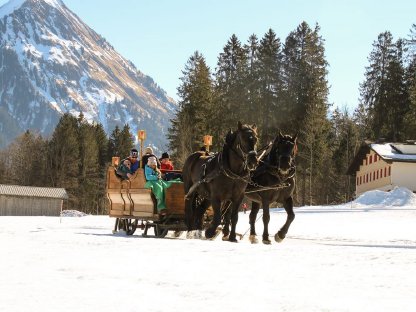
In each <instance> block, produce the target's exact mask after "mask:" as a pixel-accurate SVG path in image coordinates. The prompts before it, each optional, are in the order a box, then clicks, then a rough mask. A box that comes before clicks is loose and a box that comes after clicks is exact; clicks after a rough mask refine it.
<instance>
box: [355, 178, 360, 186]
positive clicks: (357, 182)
mask: <svg viewBox="0 0 416 312" xmlns="http://www.w3.org/2000/svg"><path fill="white" fill-rule="evenodd" d="M359 181H360V179H359V178H358V177H357V182H356V184H357V185H358V182H359Z"/></svg>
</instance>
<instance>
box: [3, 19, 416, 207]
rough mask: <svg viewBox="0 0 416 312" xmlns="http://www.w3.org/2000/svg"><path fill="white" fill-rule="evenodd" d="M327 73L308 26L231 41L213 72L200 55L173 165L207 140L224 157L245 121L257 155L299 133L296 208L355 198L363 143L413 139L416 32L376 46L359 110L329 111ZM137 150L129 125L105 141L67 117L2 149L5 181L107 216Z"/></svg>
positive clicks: (383, 38) (176, 123)
mask: <svg viewBox="0 0 416 312" xmlns="http://www.w3.org/2000/svg"><path fill="white" fill-rule="evenodd" d="M328 68H329V64H328V62H327V60H326V58H325V40H324V39H323V38H322V36H321V35H320V27H319V25H318V24H316V25H314V26H313V27H311V26H309V25H308V24H307V23H305V22H302V23H301V24H300V25H299V26H298V27H297V28H296V29H295V30H293V31H292V32H290V33H289V35H288V36H287V37H286V38H285V40H284V41H282V40H281V39H280V38H278V37H277V35H276V33H275V32H274V30H272V29H269V30H268V31H267V32H266V33H265V34H264V35H263V37H262V38H258V37H257V36H256V35H255V34H253V35H251V36H250V37H249V38H248V39H247V40H246V41H245V42H242V41H240V39H239V38H237V36H236V35H231V37H230V38H229V40H228V41H227V42H226V44H225V45H224V47H223V50H222V51H221V52H220V53H219V55H218V61H217V66H216V68H215V69H214V70H213V69H211V68H209V67H208V66H207V64H206V61H205V58H204V56H203V54H202V53H201V52H199V51H195V52H194V53H193V54H192V55H191V56H190V57H189V59H188V60H187V62H186V64H185V67H184V69H183V71H182V75H181V78H180V79H181V82H180V85H179V87H178V96H179V103H178V105H179V108H178V110H177V112H176V113H175V115H174V117H173V119H172V120H171V125H170V131H169V134H168V141H169V151H170V155H171V157H172V159H173V162H174V164H175V167H176V168H181V167H182V165H183V163H184V161H185V159H186V157H187V156H188V155H189V154H190V153H192V152H194V151H196V150H199V149H200V147H201V145H202V144H203V136H204V135H206V134H209V135H212V136H213V146H211V150H212V151H214V152H215V151H219V150H220V149H221V148H222V144H223V138H224V136H225V134H226V132H227V131H228V130H229V129H230V128H232V129H235V128H236V126H237V122H238V121H239V120H240V121H242V122H243V123H247V124H254V123H255V124H256V125H257V127H258V131H259V144H258V148H261V147H262V146H264V145H266V144H268V143H269V142H270V141H271V140H273V139H274V137H275V136H276V135H277V134H278V132H279V131H281V132H282V133H287V134H292V135H293V134H296V133H297V134H298V154H297V157H296V168H297V176H296V177H297V188H296V192H295V205H309V204H312V205H314V204H336V203H341V202H345V201H349V200H351V199H352V198H353V196H354V190H355V177H353V176H348V175H347V174H346V172H347V169H348V167H349V165H350V163H351V161H352V159H353V158H354V155H355V153H356V151H357V149H358V148H359V147H360V146H361V144H363V142H364V140H370V141H378V140H386V141H394V142H405V141H407V140H415V139H416V25H412V26H411V29H410V31H409V35H408V37H407V38H400V39H397V40H394V39H393V36H392V34H391V33H390V32H388V31H386V32H383V33H380V34H379V35H378V37H377V38H376V39H375V41H374V42H373V44H372V51H371V53H370V55H369V56H368V65H367V67H366V68H365V75H364V77H363V81H362V82H361V84H360V86H359V90H360V97H359V99H357V104H358V105H357V107H356V108H355V109H354V110H353V111H351V108H347V107H344V108H340V107H337V106H336V104H337V103H329V101H328V94H329V90H330V83H329V82H328V80H327V74H328ZM357 87H358V86H357ZM133 145H134V140H133V136H132V134H131V133H130V128H129V125H127V124H126V125H125V126H124V127H123V128H122V129H120V128H118V127H116V128H115V129H114V130H113V132H112V133H111V135H110V137H107V135H106V134H105V132H104V129H103V127H102V125H100V124H89V123H88V122H86V120H85V119H84V117H83V115H82V113H80V115H79V116H78V118H77V117H74V116H72V115H69V114H65V115H63V116H62V118H61V119H60V121H59V123H58V125H57V126H56V128H55V131H54V132H53V134H52V136H51V137H50V138H48V139H45V138H42V137H41V136H40V135H37V134H34V133H32V132H30V131H27V132H26V133H24V134H23V135H21V136H20V137H18V138H17V139H16V140H15V141H14V142H13V143H12V144H11V145H9V146H8V147H7V148H6V149H4V150H2V151H0V183H3V184H16V185H31V186H48V187H63V188H65V189H66V190H67V192H68V194H69V200H68V201H67V202H66V203H65V205H66V207H65V209H77V210H80V211H83V212H86V213H106V209H107V204H106V197H105V174H106V169H107V166H108V165H109V163H110V161H111V157H112V156H115V155H117V156H121V157H123V156H126V155H128V152H129V150H130V148H132V147H133Z"/></svg>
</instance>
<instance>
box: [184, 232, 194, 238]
mask: <svg viewBox="0 0 416 312" xmlns="http://www.w3.org/2000/svg"><path fill="white" fill-rule="evenodd" d="M193 232H194V231H188V232H186V239H192V238H194V237H195V235H194V233H193Z"/></svg>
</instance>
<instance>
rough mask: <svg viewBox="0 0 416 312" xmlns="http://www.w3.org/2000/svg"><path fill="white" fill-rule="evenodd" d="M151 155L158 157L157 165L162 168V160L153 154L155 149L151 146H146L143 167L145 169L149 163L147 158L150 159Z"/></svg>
mask: <svg viewBox="0 0 416 312" xmlns="http://www.w3.org/2000/svg"><path fill="white" fill-rule="evenodd" d="M149 157H154V158H155V159H156V162H157V167H158V168H159V169H160V162H159V160H158V159H157V157H156V156H155V155H154V154H153V149H152V148H151V147H150V146H148V147H146V148H145V150H144V155H143V156H142V167H143V169H144V168H145V166H146V165H147V160H148V159H149Z"/></svg>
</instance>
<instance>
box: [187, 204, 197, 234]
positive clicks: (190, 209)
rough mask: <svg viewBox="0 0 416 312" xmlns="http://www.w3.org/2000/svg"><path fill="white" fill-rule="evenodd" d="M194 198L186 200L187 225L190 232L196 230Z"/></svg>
mask: <svg viewBox="0 0 416 312" xmlns="http://www.w3.org/2000/svg"><path fill="white" fill-rule="evenodd" d="M192 203H193V198H191V199H185V224H186V228H187V229H188V232H190V231H193V230H194V229H195V225H194V222H193V220H194V215H193V214H194V213H193V207H192Z"/></svg>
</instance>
